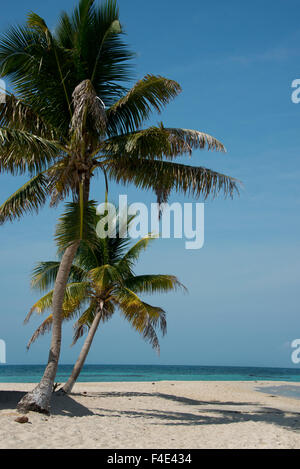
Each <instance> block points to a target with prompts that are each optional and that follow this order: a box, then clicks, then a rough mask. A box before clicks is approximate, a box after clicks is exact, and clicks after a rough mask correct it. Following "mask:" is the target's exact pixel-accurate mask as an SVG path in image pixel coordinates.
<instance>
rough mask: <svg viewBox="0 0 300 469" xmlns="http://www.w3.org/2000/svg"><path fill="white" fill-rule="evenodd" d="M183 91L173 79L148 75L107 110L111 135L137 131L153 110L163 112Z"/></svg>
mask: <svg viewBox="0 0 300 469" xmlns="http://www.w3.org/2000/svg"><path fill="white" fill-rule="evenodd" d="M180 92H181V87H180V85H179V84H178V83H176V82H175V81H173V80H169V79H167V78H164V77H161V76H154V75H146V76H145V77H144V78H143V79H142V80H139V81H138V82H137V83H136V84H135V85H134V86H133V88H132V89H131V90H130V91H129V92H128V93H127V94H126V95H125V96H124V97H122V98H121V99H120V100H119V101H117V102H116V103H115V104H114V105H113V106H111V107H110V108H109V109H108V111H107V128H108V131H109V134H110V135H116V134H119V133H124V134H126V133H128V132H134V131H136V130H137V129H138V128H139V127H140V126H141V124H142V123H143V122H144V121H145V120H146V119H148V118H149V116H150V113H151V112H152V111H153V110H156V111H157V112H161V110H162V108H163V106H165V105H166V104H168V103H169V102H170V100H171V99H173V98H175V97H176V96H177V95H178V94H179V93H180Z"/></svg>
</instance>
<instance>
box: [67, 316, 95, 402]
mask: <svg viewBox="0 0 300 469" xmlns="http://www.w3.org/2000/svg"><path fill="white" fill-rule="evenodd" d="M101 315H102V310H101V309H100V310H99V311H98V312H97V314H96V315H95V318H94V320H93V322H92V325H91V327H90V330H89V333H88V335H87V338H86V339H85V342H84V344H83V347H82V349H81V352H80V354H79V357H78V360H77V362H76V363H75V365H74V368H73V371H72V374H71V376H70V378H69V379H68V381H67V382H66V384H65V385H64V386H63V388H62V389H61V390H62V391H63V392H64V393H66V394H69V393H71V392H72V389H73V387H74V384H75V382H76V381H77V378H78V376H79V375H80V373H81V370H82V368H83V365H84V363H85V360H86V357H87V355H88V353H89V351H90V348H91V345H92V342H93V339H94V337H95V334H96V331H97V329H98V326H99V323H100V319H101Z"/></svg>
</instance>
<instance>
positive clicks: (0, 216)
mask: <svg viewBox="0 0 300 469" xmlns="http://www.w3.org/2000/svg"><path fill="white" fill-rule="evenodd" d="M49 192H50V191H49V181H48V179H47V177H46V176H45V175H44V174H43V173H40V174H38V175H37V176H35V177H33V178H32V179H30V181H28V182H26V183H25V184H24V185H23V186H22V187H20V189H18V190H17V191H16V192H15V193H14V194H12V195H11V196H10V197H9V198H8V199H7V200H6V202H4V204H2V205H1V206H0V225H1V224H3V223H4V222H5V221H7V220H9V221H13V220H15V219H19V218H21V216H22V215H24V213H28V212H29V213H30V212H37V211H38V210H39V208H40V207H42V206H43V205H44V204H45V203H46V200H47V197H48V196H49Z"/></svg>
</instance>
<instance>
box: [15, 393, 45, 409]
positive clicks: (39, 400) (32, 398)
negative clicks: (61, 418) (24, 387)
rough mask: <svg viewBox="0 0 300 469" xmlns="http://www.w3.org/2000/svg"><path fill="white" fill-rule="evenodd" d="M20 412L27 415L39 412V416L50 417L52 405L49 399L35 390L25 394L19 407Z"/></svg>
mask: <svg viewBox="0 0 300 469" xmlns="http://www.w3.org/2000/svg"><path fill="white" fill-rule="evenodd" d="M17 410H18V412H20V413H22V414H26V413H27V412H38V413H39V414H45V415H50V403H48V398H47V397H46V396H45V395H43V394H41V393H40V392H38V390H34V391H33V392H29V393H28V394H25V396H24V397H23V398H22V399H21V400H20V402H19V403H18V405H17Z"/></svg>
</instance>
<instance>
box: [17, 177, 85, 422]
mask: <svg viewBox="0 0 300 469" xmlns="http://www.w3.org/2000/svg"><path fill="white" fill-rule="evenodd" d="M89 190H90V181H89V179H86V180H85V181H84V191H83V203H84V204H85V203H87V202H88V200H89ZM78 199H79V196H78ZM79 245H80V241H76V242H74V243H73V244H72V245H70V246H69V247H68V248H67V249H66V250H65V252H64V255H63V257H62V260H61V263H60V266H59V270H58V273H57V277H56V281H55V286H54V291H53V300H52V311H53V323H52V338H51V346H50V352H49V358H48V364H47V367H46V369H45V372H44V375H43V377H42V379H41V381H40V383H39V384H38V385H37V386H36V387H35V388H34V390H33V391H31V392H29V393H28V394H26V395H25V396H24V397H23V398H22V399H21V400H20V402H19V403H18V405H17V409H18V411H19V412H25V413H26V412H29V411H33V412H39V413H41V414H49V413H50V402H51V397H52V392H53V385H54V381H55V377H56V372H57V367H58V361H59V356H60V350H61V337H62V322H63V314H62V307H63V302H64V297H65V291H66V286H67V283H68V279H69V275H70V271H71V267H72V264H73V261H74V258H75V255H76V253H77V250H78V247H79Z"/></svg>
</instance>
